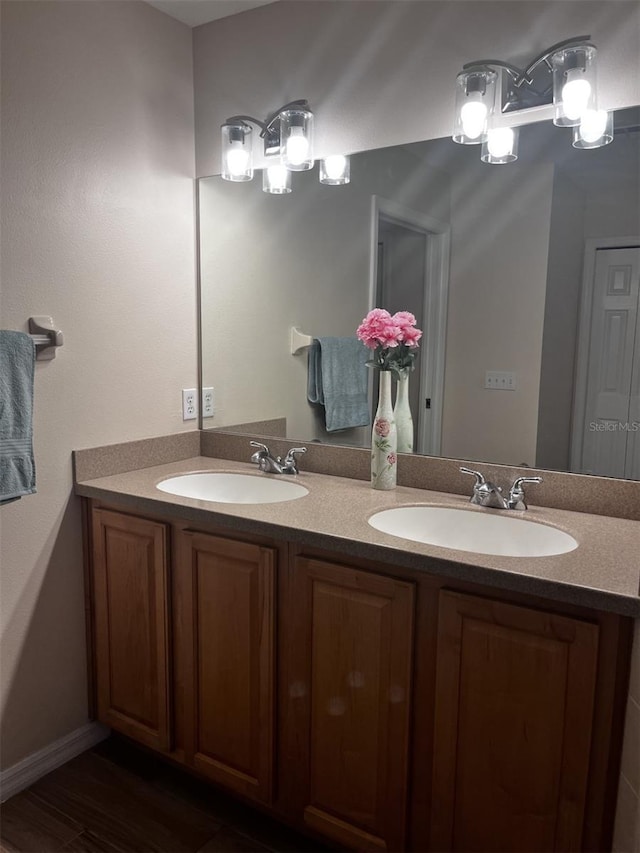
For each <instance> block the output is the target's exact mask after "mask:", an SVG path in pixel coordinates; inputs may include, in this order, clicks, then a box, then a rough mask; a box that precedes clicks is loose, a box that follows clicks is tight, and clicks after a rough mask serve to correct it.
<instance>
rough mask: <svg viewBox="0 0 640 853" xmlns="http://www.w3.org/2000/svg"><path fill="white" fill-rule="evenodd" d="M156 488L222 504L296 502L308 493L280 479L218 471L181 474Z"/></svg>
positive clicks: (288, 481)
mask: <svg viewBox="0 0 640 853" xmlns="http://www.w3.org/2000/svg"><path fill="white" fill-rule="evenodd" d="M156 488H158V489H160V491H161V492H168V493H169V494H170V495H178V496H179V497H182V498H196V499H197V500H201V501H215V502H216V503H225V504H229V503H230V504H273V503H281V502H282V501H292V500H296V498H303V497H304V496H305V495H308V494H309V489H305V487H304V486H301V485H300V484H299V483H292V482H291V481H290V480H285V479H284V477H283V478H282V479H280V480H278V479H275V478H272V477H266V476H264V475H261V474H256V475H253V474H235V473H224V472H222V471H203V472H200V473H198V474H181V475H180V476H178V477H170V478H169V479H168V480H162V482H161V483H158V485H157V487H156Z"/></svg>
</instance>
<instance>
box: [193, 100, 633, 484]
mask: <svg viewBox="0 0 640 853" xmlns="http://www.w3.org/2000/svg"><path fill="white" fill-rule="evenodd" d="M615 119H616V120H615V124H616V132H615V138H614V141H613V143H611V144H610V145H608V146H606V147H603V148H598V149H594V150H585V151H581V150H576V149H574V148H573V147H572V146H571V131H570V130H566V129H561V128H557V127H554V126H553V125H552V124H551V123H550V122H545V123H543V124H535V125H531V126H528V127H526V128H523V129H522V130H521V134H520V152H519V159H518V161H517V162H516V163H512V164H508V165H488V164H485V163H482V162H481V161H480V157H479V148H478V147H477V146H461V145H456V144H454V143H453V142H452V141H451V140H450V139H439V140H432V141H427V142H422V143H415V144H411V145H403V146H397V147H394V148H385V149H379V150H372V151H365V152H362V153H359V154H356V155H354V156H353V157H352V159H351V183H350V184H348V185H346V186H338V187H332V186H326V185H321V184H320V183H319V182H318V169H317V166H316V168H315V169H314V170H312V171H310V172H300V173H296V174H294V175H293V191H292V193H290V194H288V195H282V196H275V195H268V194H266V193H263V192H262V181H261V177H260V175H259V174H258V175H257V176H256V179H254V180H253V181H252V182H250V183H244V184H233V183H227V182H224V181H222V180H221V179H220V178H219V177H217V176H214V177H210V178H203V179H200V181H199V229H200V234H199V236H200V246H201V251H200V274H201V282H200V284H201V287H200V293H201V318H202V319H201V322H202V347H201V359H202V381H203V385H204V386H205V387H213V388H214V402H215V416H214V417H213V418H211V419H209V418H205V419H204V420H203V427H204V428H205V429H208V428H217V427H222V428H225V429H233V428H234V427H235V426H237V425H245V424H250V423H254V422H264V421H273V422H274V423H276V424H279V425H280V431H281V433H282V435H283V437H286V438H288V439H291V440H292V441H296V442H298V441H301V442H312V441H319V442H324V443H332V444H342V445H356V446H367V445H368V443H369V442H370V435H371V430H370V428H359V429H351V430H344V431H339V432H328V431H327V429H326V423H325V419H324V412H323V409H322V407H319V406H317V405H312V404H311V403H309V402H308V400H307V358H308V355H307V350H306V349H302V350H300V351H299V352H298V353H297V354H292V351H291V329H292V328H297V329H299V330H300V331H301V332H303V333H304V334H307V335H310V336H312V337H314V338H319V337H327V336H329V337H354V336H355V329H356V327H357V326H358V324H359V323H360V322H361V320H362V318H363V316H364V315H365V314H366V313H367V311H368V310H369V309H370V308H371V307H374V305H377V306H379V307H385V308H387V309H388V310H390V311H392V312H393V311H397V310H402V309H406V310H410V311H412V312H413V313H414V314H416V316H417V318H418V325H419V326H420V327H421V328H422V329H423V330H424V338H423V341H422V342H421V343H422V345H421V351H420V357H419V359H417V361H416V364H417V369H416V370H415V372H414V373H413V374H412V375H411V378H410V385H411V406H412V413H413V418H414V422H415V424H416V447H415V449H416V452H421V453H429V454H431V455H437V456H447V457H453V458H464V459H471V460H477V461H479V462H481V461H482V462H500V463H505V464H513V465H522V464H524V465H529V466H532V467H533V466H535V467H540V468H550V469H555V470H562V471H576V472H583V473H591V474H599V475H603V476H612V477H625V478H630V479H640V306H639V299H640V294H639V278H640V132H639V126H640V110H638V109H633V110H624V111H620V112H618V113H617V114H616V117H615ZM496 374H498V377H499V379H500V382H499V383H498V386H496ZM503 377H506V379H505V381H504V382H503ZM371 395H372V397H373V388H372V389H371ZM240 428H241V429H243V427H242V426H240Z"/></svg>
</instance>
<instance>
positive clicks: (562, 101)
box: [551, 44, 597, 127]
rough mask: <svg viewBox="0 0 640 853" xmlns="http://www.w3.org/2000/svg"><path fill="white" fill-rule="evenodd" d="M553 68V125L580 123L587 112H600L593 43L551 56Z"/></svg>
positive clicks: (569, 125)
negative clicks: (598, 110)
mask: <svg viewBox="0 0 640 853" xmlns="http://www.w3.org/2000/svg"><path fill="white" fill-rule="evenodd" d="M551 67H552V69H553V123H554V124H557V125H558V126H559V127H575V126H576V125H578V124H580V120H581V118H582V116H583V114H584V113H585V112H586V111H587V110H595V109H597V100H596V49H595V47H594V46H593V45H591V44H585V45H581V46H579V47H568V48H565V49H564V50H559V51H558V52H557V53H554V54H553V56H552V57H551Z"/></svg>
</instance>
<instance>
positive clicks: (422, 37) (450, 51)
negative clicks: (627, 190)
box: [194, 0, 640, 175]
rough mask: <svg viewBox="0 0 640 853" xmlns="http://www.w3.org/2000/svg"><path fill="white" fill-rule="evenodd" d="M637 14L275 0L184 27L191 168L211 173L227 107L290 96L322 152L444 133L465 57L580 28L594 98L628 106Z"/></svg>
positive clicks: (621, 6) (512, 49) (623, 8)
mask: <svg viewBox="0 0 640 853" xmlns="http://www.w3.org/2000/svg"><path fill="white" fill-rule="evenodd" d="M639 18H640V9H639V7H638V4H637V3H634V2H625V0H622V2H620V0H612V2H602V0H574V1H573V2H566V0H565V2H560V0H541V2H535V1H534V0H531V2H530V1H529V0H487V2H485V0H456V2H451V0H434V2H431V0H421V2H411V3H409V2H389V0H379V2H352V0H344V2H340V0H332V2H325V0H305V2H296V0H281V2H279V3H275V4H273V5H270V6H264V7H262V8H260V9H255V10H253V11H251V12H247V13H245V14H243V15H237V16H234V17H230V18H225V19H223V20H221V21H214V22H212V23H211V24H206V25H204V26H201V27H198V28H196V30H195V38H194V50H195V65H194V70H195V82H196V153H197V173H198V175H212V174H218V173H219V172H220V166H219V163H220V124H221V123H222V122H223V121H224V120H225V119H226V118H228V117H229V116H232V115H237V114H238V113H248V114H250V115H255V116H258V117H260V118H264V117H265V116H266V115H267V114H268V113H270V112H271V111H272V110H274V109H277V108H278V107H279V106H281V105H282V104H284V103H285V102H287V101H290V100H292V99H294V98H307V99H308V100H309V101H310V103H311V105H312V107H313V109H314V112H315V113H316V118H317V122H316V125H317V143H318V150H319V151H320V153H322V154H327V153H335V152H339V151H342V152H343V153H347V152H353V151H361V150H364V149H368V148H374V147H381V146H388V145H397V144H401V143H405V142H415V141H418V140H421V139H434V138H436V137H441V136H449V135H450V133H451V129H452V124H453V92H454V81H455V77H456V74H457V73H458V71H459V70H460V69H461V67H462V65H463V64H464V63H465V62H470V61H473V60H474V59H481V58H483V57H486V56H491V57H497V58H500V59H505V60H509V61H511V62H515V63H516V64H518V63H520V64H522V65H526V64H527V63H528V62H530V61H531V60H532V59H533V58H534V56H535V55H536V53H537V52H539V51H542V50H544V49H545V48H546V47H549V46H550V45H551V44H553V43H555V42H557V41H560V40H561V39H565V38H569V37H571V36H574V35H582V34H585V33H590V34H591V36H592V38H593V40H594V42H595V43H596V44H597V46H598V49H599V55H598V74H599V84H598V85H599V94H600V100H601V103H602V104H603V105H604V106H606V107H607V108H608V109H617V108H621V107H624V106H633V105H635V104H638V103H640V71H639V68H638V55H639V54H640V25H639ZM220 81H224V85H219V83H220ZM214 93H215V95H214Z"/></svg>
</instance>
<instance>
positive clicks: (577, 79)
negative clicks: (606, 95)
mask: <svg viewBox="0 0 640 853" xmlns="http://www.w3.org/2000/svg"><path fill="white" fill-rule="evenodd" d="M581 75H582V71H581V70H580V69H579V68H572V69H571V70H570V71H567V82H566V83H565V84H564V86H563V87H562V107H563V109H564V114H565V115H566V117H567V118H568V119H570V120H571V121H577V120H578V119H579V118H580V117H581V116H582V114H583V112H584V111H585V110H586V108H587V105H588V103H589V98H590V96H591V84H590V83H589V81H588V80H585V79H584V77H582V76H581Z"/></svg>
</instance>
